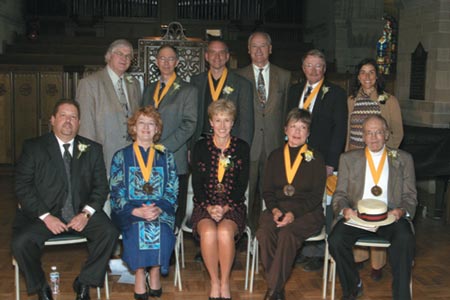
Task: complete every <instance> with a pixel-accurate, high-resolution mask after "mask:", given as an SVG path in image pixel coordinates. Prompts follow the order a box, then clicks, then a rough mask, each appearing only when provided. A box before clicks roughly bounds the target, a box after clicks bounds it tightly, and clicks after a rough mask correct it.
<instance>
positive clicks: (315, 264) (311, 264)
mask: <svg viewBox="0 0 450 300" xmlns="http://www.w3.org/2000/svg"><path fill="white" fill-rule="evenodd" d="M322 268H323V257H312V258H310V259H309V260H308V262H306V263H305V264H304V266H303V271H306V272H316V271H319V270H321V269H322Z"/></svg>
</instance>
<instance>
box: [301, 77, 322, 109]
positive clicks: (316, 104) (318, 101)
mask: <svg viewBox="0 0 450 300" xmlns="http://www.w3.org/2000/svg"><path fill="white" fill-rule="evenodd" d="M323 86H326V81H325V80H324V81H323V83H322V85H321V86H319V92H318V93H317V96H316V101H315V102H314V107H313V111H312V114H313V115H317V114H320V111H321V109H322V106H323V99H322V97H323V92H322V87H323ZM303 88H305V87H304V86H303ZM302 91H303V90H302Z"/></svg>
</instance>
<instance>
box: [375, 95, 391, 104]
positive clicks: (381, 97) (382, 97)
mask: <svg viewBox="0 0 450 300" xmlns="http://www.w3.org/2000/svg"><path fill="white" fill-rule="evenodd" d="M388 98H389V94H388V93H383V94H381V95H379V96H378V99H377V101H378V102H379V103H380V104H385V103H386V101H387V99H388Z"/></svg>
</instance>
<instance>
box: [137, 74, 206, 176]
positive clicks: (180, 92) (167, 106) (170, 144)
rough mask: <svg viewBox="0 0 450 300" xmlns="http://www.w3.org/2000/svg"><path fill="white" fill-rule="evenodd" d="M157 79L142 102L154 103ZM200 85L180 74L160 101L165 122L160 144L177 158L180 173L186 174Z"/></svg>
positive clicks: (145, 103)
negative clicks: (188, 80) (185, 80)
mask: <svg viewBox="0 0 450 300" xmlns="http://www.w3.org/2000/svg"><path fill="white" fill-rule="evenodd" d="M156 84H157V82H154V83H152V84H150V85H149V86H147V87H146V88H145V90H144V96H143V98H142V105H143V106H147V105H155V102H154V100H153V93H154V91H155V88H156ZM197 101H198V93H197V88H196V87H194V86H193V85H190V84H189V83H187V82H184V81H183V80H182V79H181V78H180V77H177V79H176V80H175V82H174V83H173V85H172V86H171V87H170V89H169V91H168V92H167V94H166V95H165V96H164V98H163V99H162V101H161V102H160V103H159V107H158V112H159V113H160V114H161V119H162V121H163V132H162V135H161V140H160V141H159V142H160V143H161V144H163V145H164V146H166V147H167V148H168V149H169V150H170V151H171V152H172V153H173V154H174V157H175V163H176V165H177V174H179V175H181V174H187V173H188V171H189V169H188V143H189V141H190V139H191V137H192V135H193V134H194V131H195V127H196V125H197Z"/></svg>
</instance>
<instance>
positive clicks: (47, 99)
mask: <svg viewBox="0 0 450 300" xmlns="http://www.w3.org/2000/svg"><path fill="white" fill-rule="evenodd" d="M39 79H40V80H39V86H40V89H39V91H40V99H41V104H40V115H39V117H40V122H39V123H40V128H39V130H40V133H39V134H43V133H45V132H48V131H49V130H50V129H51V128H50V117H51V115H52V111H53V107H54V106H55V103H56V102H57V101H58V100H60V99H61V98H63V95H64V87H63V73H61V72H41V73H40V74H39Z"/></svg>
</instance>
